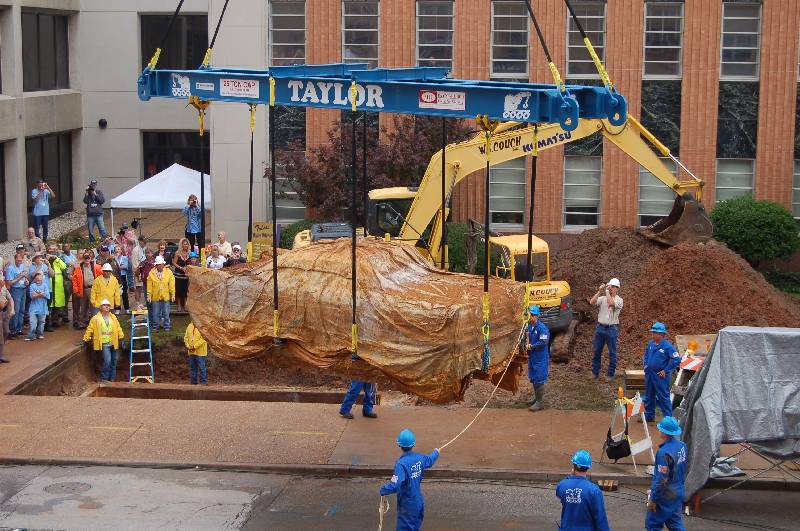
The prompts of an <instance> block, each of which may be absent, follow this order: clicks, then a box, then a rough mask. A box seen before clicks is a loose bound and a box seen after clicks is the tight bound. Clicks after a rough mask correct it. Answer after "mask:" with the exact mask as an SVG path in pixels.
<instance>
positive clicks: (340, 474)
mask: <svg viewBox="0 0 800 531" xmlns="http://www.w3.org/2000/svg"><path fill="white" fill-rule="evenodd" d="M0 465H6V466H8V465H40V466H42V465H43V466H116V467H128V468H154V469H173V470H206V471H226V472H251V473H259V474H281V475H291V476H323V477H331V478H388V477H390V476H391V475H392V471H393V469H392V468H391V467H385V466H377V465H376V466H367V465H359V466H352V465H326V464H315V465H305V464H266V463H265V464H258V463H226V462H197V463H180V462H166V461H136V460H128V459H76V458H61V457H41V458H40V457H12V456H0ZM565 475H566V472H536V471H530V472H525V471H519V470H506V469H492V468H483V469H481V468H478V469H475V468H473V469H459V468H431V469H428V470H427V471H426V472H425V477H427V478H430V479H467V480H470V479H472V480H483V481H523V482H527V483H557V482H558V481H560V480H562V479H564V477H565ZM589 477H590V479H592V480H594V481H599V480H613V481H617V482H619V484H620V485H627V486H649V485H650V483H651V482H652V479H651V477H650V476H629V475H625V474H590V475H589ZM740 481H741V480H740V479H739V478H732V479H714V480H710V481H709V482H708V483H706V485H705V486H704V487H703V489H724V488H728V487H731V486H733V485H735V484H736V483H738V482H740ZM741 490H766V491H782V492H785V491H792V492H798V491H800V482H797V481H786V480H772V479H763V480H752V481H748V482H747V483H745V486H742V487H741Z"/></svg>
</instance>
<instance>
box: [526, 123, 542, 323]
mask: <svg viewBox="0 0 800 531" xmlns="http://www.w3.org/2000/svg"><path fill="white" fill-rule="evenodd" d="M538 131H539V125H538V124H536V125H534V127H533V143H534V146H536V142H537V141H538V135H537V132H538ZM535 149H536V147H534V150H535ZM532 158H533V161H532V166H531V198H530V207H529V208H530V210H529V211H528V259H527V263H526V266H527V268H528V269H527V274H526V277H525V280H526V281H531V282H533V269H532V264H531V262H532V260H531V254H532V247H533V204H534V196H535V195H536V166H537V164H536V163H537V162H538V160H539V154H538V152H537V151H534V153H533V157H532ZM525 311H527V308H526V309H525Z"/></svg>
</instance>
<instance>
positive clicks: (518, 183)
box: [489, 158, 527, 230]
mask: <svg viewBox="0 0 800 531" xmlns="http://www.w3.org/2000/svg"><path fill="white" fill-rule="evenodd" d="M526 161H527V158H519V159H513V160H509V161H508V162H503V163H502V164H497V165H496V166H492V167H491V168H489V212H490V216H491V223H490V226H491V228H492V229H495V230H519V229H521V228H522V223H523V217H524V212H525V174H526V171H525V162H526Z"/></svg>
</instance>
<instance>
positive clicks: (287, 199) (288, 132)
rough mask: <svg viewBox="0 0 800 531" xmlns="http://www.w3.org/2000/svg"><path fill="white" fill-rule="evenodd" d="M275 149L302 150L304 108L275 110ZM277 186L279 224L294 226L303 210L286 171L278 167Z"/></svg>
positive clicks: (304, 127) (304, 212)
mask: <svg viewBox="0 0 800 531" xmlns="http://www.w3.org/2000/svg"><path fill="white" fill-rule="evenodd" d="M275 149H276V150H282V151H305V149H306V110H305V108H303V107H283V106H277V107H275ZM275 181H276V184H277V186H276V187H275V188H276V192H277V199H276V200H275V207H276V210H277V219H278V223H281V224H288V223H294V222H295V221H299V220H301V219H305V217H306V207H305V205H303V203H302V201H300V198H299V196H298V194H297V192H296V191H295V190H294V188H292V185H291V182H290V181H289V179H288V178H287V176H286V170H285V169H284V168H283V167H282V165H280V164H278V166H276V168H275Z"/></svg>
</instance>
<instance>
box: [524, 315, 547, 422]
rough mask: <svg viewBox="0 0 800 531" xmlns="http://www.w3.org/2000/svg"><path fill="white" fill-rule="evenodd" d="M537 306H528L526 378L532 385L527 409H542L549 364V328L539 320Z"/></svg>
mask: <svg viewBox="0 0 800 531" xmlns="http://www.w3.org/2000/svg"><path fill="white" fill-rule="evenodd" d="M539 314H540V310H539V307H538V306H531V307H530V308H528V337H527V345H526V350H527V351H528V379H529V380H530V381H531V385H533V397H532V399H531V400H530V401H529V402H528V403H529V404H530V405H531V407H529V408H528V411H540V410H542V409H544V384H545V382H547V373H548V367H549V365H550V330H549V329H548V328H547V325H545V324H544V323H543V322H542V321H540V320H539Z"/></svg>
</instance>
